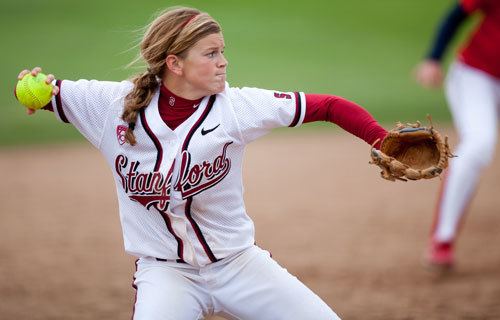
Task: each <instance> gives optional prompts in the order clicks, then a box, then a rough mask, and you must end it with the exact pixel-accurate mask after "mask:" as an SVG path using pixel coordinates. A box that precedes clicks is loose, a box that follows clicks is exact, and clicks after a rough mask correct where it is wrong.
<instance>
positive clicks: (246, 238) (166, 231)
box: [53, 80, 306, 267]
mask: <svg viewBox="0 0 500 320" xmlns="http://www.w3.org/2000/svg"><path fill="white" fill-rule="evenodd" d="M58 83H59V82H58ZM59 86H60V88H61V91H60V94H59V95H58V96H56V97H55V98H54V101H53V106H54V113H55V114H56V115H57V116H58V117H59V119H60V120H62V121H64V122H70V123H72V124H73V125H74V126H75V127H76V128H77V129H78V130H79V131H80V132H81V133H82V134H83V135H84V136H85V137H86V138H87V139H88V140H89V141H90V142H91V143H92V144H93V145H94V146H95V147H97V148H98V149H99V150H100V151H101V152H102V153H103V154H104V156H105V158H106V160H107V162H108V164H109V166H110V167H111V169H112V171H113V176H114V179H115V183H116V190H117V194H118V202H119V209H120V219H121V224H122V230H123V239H124V244H125V250H126V251H127V252H128V253H130V254H132V255H134V256H137V257H154V258H159V259H166V260H172V261H175V260H177V261H184V262H186V263H188V264H191V265H193V266H200V267H201V266H205V265H207V264H210V263H212V262H215V261H218V260H220V259H222V258H225V257H227V256H230V255H232V254H235V253H237V252H241V251H243V250H244V249H246V248H249V247H251V246H252V245H253V244H254V242H255V240H254V225H253V222H252V220H251V219H250V217H249V216H248V215H247V212H246V210H245V205H244V203H243V183H242V158H243V152H244V148H245V145H246V144H247V143H249V142H251V141H253V140H255V139H257V138H259V137H261V136H263V135H264V134H266V133H268V132H269V131H270V130H271V129H273V128H276V127H284V126H298V125H300V124H301V123H302V121H303V119H304V115H305V107H306V105H305V96H304V94H303V93H281V92H275V91H269V90H263V89H256V88H241V89H240V88H230V87H229V86H228V84H227V83H226V87H225V90H224V91H223V92H222V93H220V94H217V95H213V96H211V97H205V98H204V99H203V100H202V102H201V103H200V105H199V106H198V107H197V110H196V111H195V113H194V114H193V115H191V116H190V117H189V118H188V119H187V120H185V121H184V122H183V123H182V124H181V125H179V126H178V127H177V128H176V129H175V130H171V129H170V128H169V127H168V126H167V125H166V124H165V123H164V122H163V120H162V118H161V117H160V113H159V110H158V98H159V88H158V90H157V91H156V93H155V95H154V97H153V99H152V101H151V103H150V104H149V106H148V107H147V108H145V109H143V110H142V111H141V112H140V114H139V116H138V119H137V123H136V126H135V130H134V134H135V136H136V139H137V144H136V145H135V146H131V145H130V144H128V143H125V139H124V134H125V131H126V129H127V126H128V124H127V123H125V122H124V121H123V120H122V119H121V115H122V113H123V107H124V97H125V96H126V95H127V93H128V92H129V91H130V90H131V89H132V83H130V82H129V81H123V82H103V81H95V80H92V81H87V80H79V81H76V82H74V81H67V80H64V81H62V82H60V83H59Z"/></svg>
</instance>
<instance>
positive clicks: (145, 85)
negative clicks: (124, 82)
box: [122, 69, 158, 145]
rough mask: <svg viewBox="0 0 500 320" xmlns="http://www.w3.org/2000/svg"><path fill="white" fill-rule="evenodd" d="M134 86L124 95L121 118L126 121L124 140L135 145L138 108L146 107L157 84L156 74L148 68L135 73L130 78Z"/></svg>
mask: <svg viewBox="0 0 500 320" xmlns="http://www.w3.org/2000/svg"><path fill="white" fill-rule="evenodd" d="M132 82H133V83H134V88H133V89H132V91H131V92H130V93H129V94H128V95H127V96H126V97H125V108H124V110H123V114H122V119H123V120H124V121H125V122H127V123H128V129H127V132H125V140H126V141H127V142H128V143H130V144H131V145H135V143H136V139H135V135H134V129H135V124H136V122H137V116H138V114H139V112H140V110H141V109H142V108H144V107H146V106H147V105H148V104H149V102H151V98H152V97H153V93H154V91H155V89H156V88H157V86H158V80H157V79H156V75H155V74H154V73H153V72H151V70H150V69H148V70H147V71H146V72H144V73H143V74H140V75H137V76H135V77H134V78H133V79H132Z"/></svg>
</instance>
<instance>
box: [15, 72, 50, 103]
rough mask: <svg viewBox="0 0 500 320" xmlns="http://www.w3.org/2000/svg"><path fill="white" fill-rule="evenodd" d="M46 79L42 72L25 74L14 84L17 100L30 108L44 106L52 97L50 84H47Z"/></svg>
mask: <svg viewBox="0 0 500 320" xmlns="http://www.w3.org/2000/svg"><path fill="white" fill-rule="evenodd" d="M46 79H47V76H46V75H45V74H43V73H39V74H37V75H36V76H33V75H32V74H30V73H28V74H27V75H25V76H24V77H23V78H22V79H21V80H19V81H18V82H17V85H16V97H17V100H19V102H21V104H23V105H24V106H25V107H27V108H30V109H40V108H43V107H45V106H46V105H47V104H48V103H49V102H50V99H51V98H52V85H50V84H47V83H46V82H45V80H46Z"/></svg>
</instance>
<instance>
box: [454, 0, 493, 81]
mask: <svg viewBox="0 0 500 320" xmlns="http://www.w3.org/2000/svg"><path fill="white" fill-rule="evenodd" d="M461 6H462V8H463V9H464V10H465V11H466V12H467V13H472V12H474V11H480V12H481V13H482V14H483V15H484V17H483V19H482V21H481V23H480V25H479V26H478V28H477V29H476V31H475V32H474V33H472V36H471V38H470V39H469V41H467V42H466V45H465V46H464V47H463V48H462V49H461V50H460V52H459V59H460V61H462V62H464V63H465V64H467V65H469V66H471V67H474V68H476V69H479V70H482V71H485V72H487V73H488V74H490V75H492V76H494V77H496V78H500V1H499V0H461Z"/></svg>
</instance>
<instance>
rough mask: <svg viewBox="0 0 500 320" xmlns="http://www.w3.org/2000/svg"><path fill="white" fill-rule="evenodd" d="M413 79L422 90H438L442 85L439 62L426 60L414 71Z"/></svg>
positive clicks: (441, 71)
mask: <svg viewBox="0 0 500 320" xmlns="http://www.w3.org/2000/svg"><path fill="white" fill-rule="evenodd" d="M415 79H416V80H417V82H418V83H419V84H420V85H421V86H422V87H424V88H440V87H441V85H442V84H443V68H442V67H441V63H440V62H439V61H435V60H431V59H427V60H424V61H422V62H421V63H420V64H419V65H418V66H417V67H416V69H415Z"/></svg>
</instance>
